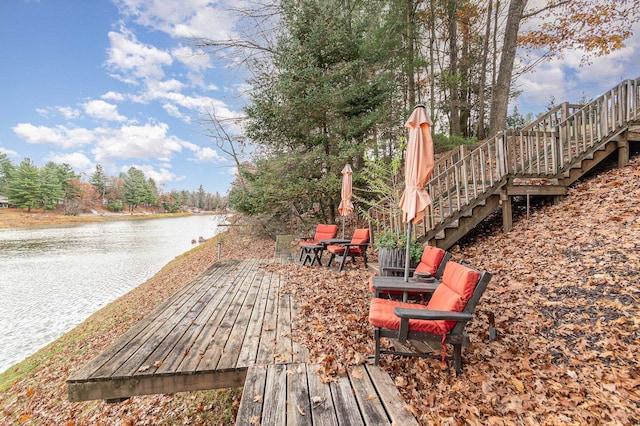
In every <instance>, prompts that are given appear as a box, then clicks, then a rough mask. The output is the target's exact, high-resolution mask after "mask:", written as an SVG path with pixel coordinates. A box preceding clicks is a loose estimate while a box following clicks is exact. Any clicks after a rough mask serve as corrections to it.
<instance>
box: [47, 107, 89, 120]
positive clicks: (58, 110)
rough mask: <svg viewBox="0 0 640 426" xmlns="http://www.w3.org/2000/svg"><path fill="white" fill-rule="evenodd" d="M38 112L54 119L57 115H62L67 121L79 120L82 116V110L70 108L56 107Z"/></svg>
mask: <svg viewBox="0 0 640 426" xmlns="http://www.w3.org/2000/svg"><path fill="white" fill-rule="evenodd" d="M36 112H37V113H38V114H40V115H41V116H43V117H46V118H52V117H54V116H55V115H56V114H60V115H61V116H62V117H63V118H65V119H67V120H71V119H76V118H79V117H80V115H81V114H82V113H81V112H80V110H78V109H75V108H71V107H68V106H55V107H47V108H36Z"/></svg>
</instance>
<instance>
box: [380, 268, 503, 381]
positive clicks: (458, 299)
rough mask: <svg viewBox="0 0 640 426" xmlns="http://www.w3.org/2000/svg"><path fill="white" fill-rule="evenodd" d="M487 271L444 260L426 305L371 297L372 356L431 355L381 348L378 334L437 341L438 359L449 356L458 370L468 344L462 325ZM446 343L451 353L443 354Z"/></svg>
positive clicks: (468, 318)
mask: <svg viewBox="0 0 640 426" xmlns="http://www.w3.org/2000/svg"><path fill="white" fill-rule="evenodd" d="M490 280H491V274H490V273H489V272H486V271H484V272H479V271H477V270H475V269H472V268H470V267H468V266H465V265H461V264H459V263H456V262H447V265H446V267H445V270H444V274H443V276H442V280H441V283H440V285H438V286H437V288H436V289H435V291H434V292H433V295H432V296H431V299H430V300H429V304H428V305H427V306H425V305H421V304H417V303H405V302H399V301H396V300H388V299H382V298H376V297H374V298H372V299H371V305H370V308H369V323H370V324H371V325H372V326H373V331H374V339H375V359H374V362H375V364H376V365H377V364H378V362H379V360H380V354H396V355H405V356H422V357H434V355H433V354H432V353H416V352H398V351H395V350H384V349H382V348H381V345H380V339H381V338H383V337H384V338H395V339H398V341H399V342H400V343H404V342H406V341H407V340H415V341H422V342H437V343H441V345H442V350H443V354H442V360H443V361H444V360H445V359H452V360H453V364H454V367H455V370H456V373H457V374H461V373H462V347H463V346H464V347H467V346H469V342H470V341H469V336H468V334H467V333H466V332H465V330H464V329H465V326H466V325H467V323H468V322H469V321H471V319H472V318H473V312H474V310H475V307H476V305H477V304H478V301H479V300H480V297H481V296H482V294H483V293H484V291H485V289H486V288H487V285H488V283H489V281H490ZM446 344H451V345H453V349H454V350H453V356H450V357H447V356H446Z"/></svg>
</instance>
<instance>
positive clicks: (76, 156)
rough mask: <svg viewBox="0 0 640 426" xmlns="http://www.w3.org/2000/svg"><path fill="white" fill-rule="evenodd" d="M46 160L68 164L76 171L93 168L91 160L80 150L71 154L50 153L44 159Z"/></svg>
mask: <svg viewBox="0 0 640 426" xmlns="http://www.w3.org/2000/svg"><path fill="white" fill-rule="evenodd" d="M45 160H46V161H53V162H54V163H56V164H64V163H66V164H68V165H70V166H71V168H72V169H74V170H78V171H85V172H87V171H89V170H91V169H92V168H93V163H92V162H91V160H90V159H89V158H88V157H87V156H86V155H84V154H83V153H81V152H74V153H71V154H57V153H50V154H49V156H48V157H47V158H46V159H45Z"/></svg>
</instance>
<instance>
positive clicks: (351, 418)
mask: <svg viewBox="0 0 640 426" xmlns="http://www.w3.org/2000/svg"><path fill="white" fill-rule="evenodd" d="M329 387H330V388H331V396H332V398H333V406H334V408H335V410H336V416H337V417H338V422H339V423H340V424H341V425H353V426H356V425H364V422H363V421H362V417H360V410H359V409H358V402H357V401H356V398H355V396H354V394H353V390H352V389H351V382H350V381H349V378H347V377H339V378H338V381H337V382H332V383H330V384H329Z"/></svg>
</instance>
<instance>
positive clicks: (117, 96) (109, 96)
mask: <svg viewBox="0 0 640 426" xmlns="http://www.w3.org/2000/svg"><path fill="white" fill-rule="evenodd" d="M100 97H101V98H102V99H106V100H108V101H114V102H122V101H124V100H125V99H126V97H125V95H124V94H122V93H117V92H114V91H109V92H107V93H105V94H104V95H102V96H100Z"/></svg>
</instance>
